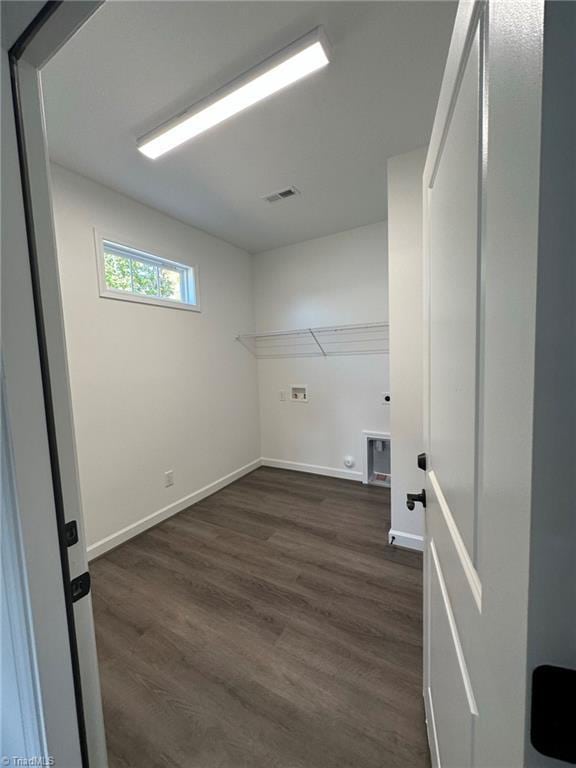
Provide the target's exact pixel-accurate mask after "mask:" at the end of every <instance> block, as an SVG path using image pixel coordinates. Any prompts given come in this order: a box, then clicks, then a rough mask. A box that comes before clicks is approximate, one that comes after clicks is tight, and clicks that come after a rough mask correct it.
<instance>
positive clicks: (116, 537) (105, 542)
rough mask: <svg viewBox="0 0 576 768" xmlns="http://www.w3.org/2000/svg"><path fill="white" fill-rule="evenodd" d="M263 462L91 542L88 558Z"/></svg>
mask: <svg viewBox="0 0 576 768" xmlns="http://www.w3.org/2000/svg"><path fill="white" fill-rule="evenodd" d="M261 464H262V461H261V459H256V460H255V461H251V462H250V464H246V465H245V466H243V467H240V469H237V470H235V471H234V472H230V474H229V475H225V476H224V477H221V478H220V479H219V480H215V481H214V482H213V483H210V484H209V485H205V486H204V488H200V490H198V491H195V492H194V493H191V494H189V495H188V496H184V498H183V499H179V500H178V501H175V502H173V503H172V504H169V505H168V506H167V507H163V509H159V510H158V511H157V512H153V513H152V514H151V515H147V516H146V517H144V518H142V520H138V522H136V523H132V524H131V525H128V526H126V528H122V530H120V531H117V532H116V533H113V534H112V535H110V536H106V538H104V539H101V540H100V541H97V542H96V543H95V544H91V545H90V546H89V547H88V548H87V554H88V560H93V559H94V558H95V557H99V556H100V555H103V554H104V553H105V552H108V550H109V549H113V548H114V547H117V546H118V545H119V544H122V543H123V542H125V541H128V539H131V538H132V537H133V536H136V535H137V534H139V533H142V532H143V531H145V530H147V529H148V528H152V526H154V525H157V524H158V523H161V522H162V520H166V519H167V518H169V517H172V515H176V514H177V513H178V512H182V510H183V509H186V507H190V506H192V504H197V503H198V502H199V501H202V499H205V498H206V497H207V496H211V495H212V494H213V493H216V491H219V490H221V489H222V488H225V487H226V486H227V485H230V483H233V482H234V481H235V480H239V479H240V478H241V477H243V476H244V475H247V474H248V473H249V472H253V471H254V470H255V469H258V467H259V466H261Z"/></svg>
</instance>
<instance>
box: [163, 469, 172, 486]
mask: <svg viewBox="0 0 576 768" xmlns="http://www.w3.org/2000/svg"><path fill="white" fill-rule="evenodd" d="M171 485H174V470H173V469H169V470H168V471H167V472H164V487H165V488H170V486H171Z"/></svg>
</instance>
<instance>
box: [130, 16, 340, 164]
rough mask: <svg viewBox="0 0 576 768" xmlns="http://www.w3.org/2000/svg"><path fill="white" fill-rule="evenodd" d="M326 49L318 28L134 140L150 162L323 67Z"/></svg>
mask: <svg viewBox="0 0 576 768" xmlns="http://www.w3.org/2000/svg"><path fill="white" fill-rule="evenodd" d="M328 55H329V46H328V43H327V40H326V36H325V34H324V30H323V29H322V27H317V28H316V29H314V30H312V32H310V33H309V34H307V35H305V36H304V37H301V38H300V39H299V40H296V42H294V43H292V45H289V46H288V47H287V48H283V49H282V50H281V51H279V52H278V53H277V54H275V55H274V56H271V57H270V58H269V59H266V61H264V62H262V64H260V65H258V66H256V67H254V68H253V69H250V70H249V71H248V72H246V73H245V74H244V75H241V76H240V77H238V78H236V79H235V80H233V81H232V82H231V83H229V84H228V85H226V86H224V88H221V89H220V90H218V91H216V93H214V94H212V96H209V97H208V98H206V99H204V100H203V101H201V102H199V103H197V104H195V105H194V106H192V107H190V109H188V110H186V111H185V112H183V113H181V114H179V115H177V116H176V117H174V118H172V119H171V120H169V121H168V122H167V123H164V124H163V125H161V126H160V127H159V128H157V129H156V130H154V131H152V132H151V133H148V134H146V135H145V136H143V137H142V138H141V139H139V140H138V149H139V150H140V152H142V153H143V154H145V155H146V156H147V157H150V158H152V159H153V160H154V159H156V158H157V157H160V155H163V154H164V153H165V152H169V151H170V150H171V149H174V148H175V147H178V146H179V145H180V144H183V143H184V142H185V141H189V140H190V139H193V138H194V137H195V136H198V135H199V134H201V133H204V131H207V130H208V129H209V128H212V127H214V126H215V125H218V124H219V123H221V122H223V121H224V120H227V119H228V118H229V117H232V116H233V115H237V114H238V113H239V112H242V111H243V110H245V109H247V108H248V107H251V106H252V105H253V104H256V103H257V102H259V101H262V99H265V98H267V97H268V96H271V95H272V94H273V93H277V92H278V91H281V90H282V89H283V88H286V87H287V86H288V85H291V84H292V83H295V82H296V81H297V80H301V79H302V78H303V77H306V75H309V74H311V73H312V72H316V70H318V69H321V68H322V67H325V66H326V64H328V62H329V61H330V59H329V58H328Z"/></svg>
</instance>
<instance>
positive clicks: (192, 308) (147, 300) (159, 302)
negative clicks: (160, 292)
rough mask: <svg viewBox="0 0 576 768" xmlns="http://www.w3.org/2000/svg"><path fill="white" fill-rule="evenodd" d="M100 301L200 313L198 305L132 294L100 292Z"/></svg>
mask: <svg viewBox="0 0 576 768" xmlns="http://www.w3.org/2000/svg"><path fill="white" fill-rule="evenodd" d="M100 298H101V299H115V300H116V301H130V302H132V303H134V304H150V305H152V306H154V307H167V308H168V309H184V310H186V311H188V312H201V311H202V310H201V308H200V305H199V304H185V303H184V302H182V301H170V300H169V299H157V298H156V297H155V296H138V295H136V294H134V293H126V294H123V293H120V291H100Z"/></svg>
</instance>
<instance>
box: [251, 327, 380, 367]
mask: <svg viewBox="0 0 576 768" xmlns="http://www.w3.org/2000/svg"><path fill="white" fill-rule="evenodd" d="M388 331H389V325H388V323H363V324H356V325H330V326H324V327H322V328H299V329H297V330H293V331H272V332H270V333H245V334H242V335H240V336H237V337H236V340H237V341H239V342H240V343H241V344H243V345H244V346H245V347H246V349H248V350H250V352H252V354H253V355H255V356H256V357H257V358H259V359H262V358H281V357H334V356H336V355H383V354H386V353H387V352H388V351H389V332H388Z"/></svg>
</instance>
